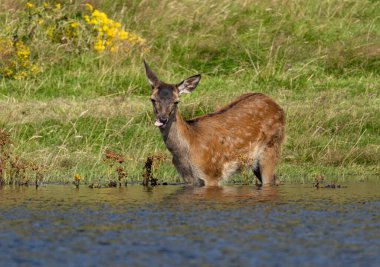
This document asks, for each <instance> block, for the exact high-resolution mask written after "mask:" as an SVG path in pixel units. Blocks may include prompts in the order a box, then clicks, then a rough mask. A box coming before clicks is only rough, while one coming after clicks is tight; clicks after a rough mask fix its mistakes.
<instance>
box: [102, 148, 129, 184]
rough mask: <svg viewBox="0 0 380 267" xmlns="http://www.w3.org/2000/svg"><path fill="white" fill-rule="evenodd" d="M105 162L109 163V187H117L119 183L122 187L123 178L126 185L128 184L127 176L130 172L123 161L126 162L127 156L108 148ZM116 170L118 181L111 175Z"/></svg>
mask: <svg viewBox="0 0 380 267" xmlns="http://www.w3.org/2000/svg"><path fill="white" fill-rule="evenodd" d="M103 162H105V163H107V164H108V180H109V182H108V186H109V187H116V186H117V185H119V187H121V184H122V182H123V180H125V185H127V180H126V178H127V177H128V173H127V171H126V170H125V168H124V166H123V163H124V162H125V157H124V156H123V155H121V154H119V153H116V152H114V151H111V150H106V152H105V154H104V157H103ZM114 172H116V174H117V182H116V181H115V180H114V179H113V177H114V176H113V175H111V173H114Z"/></svg>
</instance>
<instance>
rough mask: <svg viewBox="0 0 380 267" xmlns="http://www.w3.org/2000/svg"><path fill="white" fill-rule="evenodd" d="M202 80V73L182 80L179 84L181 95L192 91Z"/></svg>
mask: <svg viewBox="0 0 380 267" xmlns="http://www.w3.org/2000/svg"><path fill="white" fill-rule="evenodd" d="M200 80H201V75H200V74H198V75H194V76H191V77H189V78H187V79H186V80H184V81H182V82H181V83H179V84H177V87H178V90H179V95H182V94H189V93H191V92H192V91H193V90H194V89H195V87H197V85H198V83H199V81H200Z"/></svg>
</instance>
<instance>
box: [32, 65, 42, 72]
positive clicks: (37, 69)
mask: <svg viewBox="0 0 380 267" xmlns="http://www.w3.org/2000/svg"><path fill="white" fill-rule="evenodd" d="M30 70H31V71H32V72H33V73H38V72H39V71H40V68H38V67H37V66H36V65H33V66H32V68H31V69H30Z"/></svg>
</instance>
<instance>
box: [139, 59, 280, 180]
mask: <svg viewBox="0 0 380 267" xmlns="http://www.w3.org/2000/svg"><path fill="white" fill-rule="evenodd" d="M145 67H146V72H147V76H148V79H149V81H150V83H151V85H152V95H151V99H152V101H153V106H154V111H155V114H156V117H157V121H156V125H157V126H159V128H160V131H161V134H162V137H163V139H164V142H165V144H166V146H167V148H168V149H169V151H170V152H171V153H172V155H173V163H174V165H175V167H176V169H177V171H178V172H179V173H180V175H181V176H182V177H183V178H184V179H185V181H187V182H189V183H191V184H205V185H207V186H214V185H218V184H220V182H222V181H223V180H224V179H226V178H228V177H229V176H231V175H232V174H233V173H235V172H236V171H239V170H241V169H242V168H245V167H246V166H247V165H248V166H250V167H252V169H253V171H254V173H255V175H256V176H257V177H258V178H259V179H260V180H261V181H262V183H263V184H271V183H274V182H275V168H276V165H277V164H278V161H279V157H280V153H281V145H282V142H283V140H284V127H285V114H284V111H283V110H282V108H281V107H280V106H279V105H278V104H276V103H275V102H274V101H273V100H272V99H271V98H269V97H268V96H266V95H264V94H261V93H247V94H244V95H242V96H240V97H238V98H237V99H236V100H235V101H233V102H232V103H230V104H228V105H226V106H225V107H223V108H221V109H219V110H218V111H216V112H214V113H210V114H206V115H203V116H200V117H196V118H193V119H191V120H188V121H186V120H184V119H183V118H182V116H181V115H180V113H179V112H178V109H177V103H178V99H179V95H180V94H181V93H183V92H184V91H185V92H191V91H192V90H194V89H195V87H196V86H197V84H198V82H199V80H200V76H193V77H190V78H188V79H186V80H184V81H183V82H182V83H180V84H177V85H170V84H166V83H163V82H161V81H159V80H158V79H157V77H156V76H155V75H154V73H153V72H152V71H151V70H150V68H149V66H148V65H147V64H146V63H145Z"/></svg>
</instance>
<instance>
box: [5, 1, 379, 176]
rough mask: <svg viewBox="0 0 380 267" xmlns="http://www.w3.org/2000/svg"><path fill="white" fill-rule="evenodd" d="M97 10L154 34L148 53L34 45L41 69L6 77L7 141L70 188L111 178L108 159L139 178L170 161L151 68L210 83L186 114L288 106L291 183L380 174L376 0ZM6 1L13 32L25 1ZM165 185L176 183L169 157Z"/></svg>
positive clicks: (286, 169) (108, 5)
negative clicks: (156, 122) (157, 122)
mask: <svg viewBox="0 0 380 267" xmlns="http://www.w3.org/2000/svg"><path fill="white" fill-rule="evenodd" d="M33 3H35V4H36V5H38V4H41V3H42V2H33ZM61 3H62V6H63V9H65V8H66V9H67V10H69V9H70V10H80V9H81V8H82V5H81V4H82V2H79V1H78V2H75V1H71V2H66V1H65V2H61ZM90 3H91V4H92V5H93V6H94V7H95V8H98V9H100V10H102V11H104V12H105V13H106V14H107V15H108V16H109V17H110V18H112V19H113V20H115V21H120V22H121V23H122V24H123V25H125V27H126V28H127V29H128V30H130V31H132V32H135V33H137V34H139V35H141V36H142V37H143V38H145V39H146V40H147V44H148V46H149V50H145V51H132V52H130V53H117V54H112V53H98V52H96V51H94V50H92V49H84V50H83V51H82V50H81V51H80V52H78V51H76V50H75V49H71V48H70V49H68V47H67V45H65V44H60V43H49V42H46V40H45V41H44V40H41V41H40V42H34V43H31V45H30V49H31V59H32V60H33V62H35V63H36V64H38V65H39V66H41V69H42V71H41V72H40V73H38V74H36V75H35V76H31V77H28V78H26V79H22V80H12V79H8V78H2V79H1V80H0V108H1V110H2V112H1V113H0V126H1V128H4V129H6V130H8V131H9V132H10V133H11V138H12V140H13V149H14V153H15V154H17V155H19V156H20V157H23V158H25V159H27V160H31V161H33V162H36V163H37V164H40V165H43V166H45V168H46V172H45V173H46V175H45V179H46V180H50V181H68V180H71V179H72V178H73V176H74V174H75V173H80V174H81V175H82V177H83V178H84V179H85V180H86V181H88V182H91V181H97V180H99V181H102V180H104V179H106V176H107V175H108V169H109V167H108V166H107V165H106V164H104V162H103V160H102V159H103V155H104V152H105V151H106V150H107V149H111V150H114V151H117V152H119V153H121V154H123V155H125V156H126V159H127V160H126V162H125V165H126V169H127V171H128V172H129V176H128V179H129V180H142V177H141V174H142V172H143V166H144V162H145V160H146V158H147V157H148V156H149V155H151V154H155V153H164V154H166V155H167V156H168V157H169V154H168V152H167V151H166V148H165V147H164V145H163V142H162V140H161V138H160V135H159V133H158V130H157V129H155V127H154V126H153V123H152V122H153V117H152V116H153V115H152V112H151V108H150V103H149V101H148V96H149V93H150V88H149V86H148V83H147V81H146V78H145V77H144V71H143V66H142V64H141V62H142V58H146V59H147V60H148V62H149V63H150V64H151V65H152V67H153V68H154V70H155V71H156V72H157V74H159V76H160V78H162V79H163V80H164V81H168V82H173V83H174V82H179V81H181V80H182V79H184V78H186V77H187V76H190V75H193V74H195V73H198V72H199V73H202V74H203V76H202V77H203V78H202V81H201V84H200V85H199V87H198V88H197V90H196V91H195V92H194V93H193V94H191V95H187V96H184V97H183V101H182V102H181V106H180V109H181V112H182V113H183V114H184V116H185V117H186V118H190V117H193V116H197V115H200V114H203V113H206V112H210V111H213V110H214V109H216V108H218V107H220V106H221V105H223V103H228V101H230V100H232V99H233V97H235V96H238V95H239V94H241V93H243V92H247V91H256V92H264V93H266V94H268V95H270V96H271V97H273V98H274V99H275V100H276V101H277V102H279V103H280V104H281V106H283V107H284V109H285V110H286V113H287V139H286V143H285V146H284V151H283V161H282V164H281V166H280V169H279V173H280V177H282V179H284V180H297V179H298V180H305V179H306V180H307V179H313V176H314V175H315V174H322V175H327V176H334V177H337V176H340V175H343V174H344V175H346V174H361V175H366V174H379V171H380V166H379V162H380V135H379V131H380V115H379V114H380V108H379V107H380V97H379V92H380V87H379V84H380V78H379V74H380V73H379V70H380V26H379V25H380V24H379V17H378V14H380V2H378V1H359V0H357V1H338V0H329V1H327V0H323V1H306V0H288V1H282V0H280V1H274V0H273V1H269V0H266V1H253V0H237V1H227V0H220V1H214V2H208V1H198V0H194V1H177V0H164V1H90ZM50 4H55V3H53V2H50ZM0 5H1V8H0V10H1V11H0V27H1V28H3V27H6V26H7V25H17V23H18V18H17V16H16V15H15V14H17V12H16V11H17V10H21V9H23V8H24V6H25V2H17V1H2V2H1V4H0ZM10 11H12V12H10ZM0 37H3V36H1V35H0ZM40 38H43V37H40ZM156 175H157V176H158V177H159V178H160V179H162V180H165V181H178V179H179V178H178V176H177V174H176V172H175V170H174V168H173V167H172V165H171V163H170V161H167V162H164V163H163V164H162V166H161V168H160V170H159V171H158V173H156Z"/></svg>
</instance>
